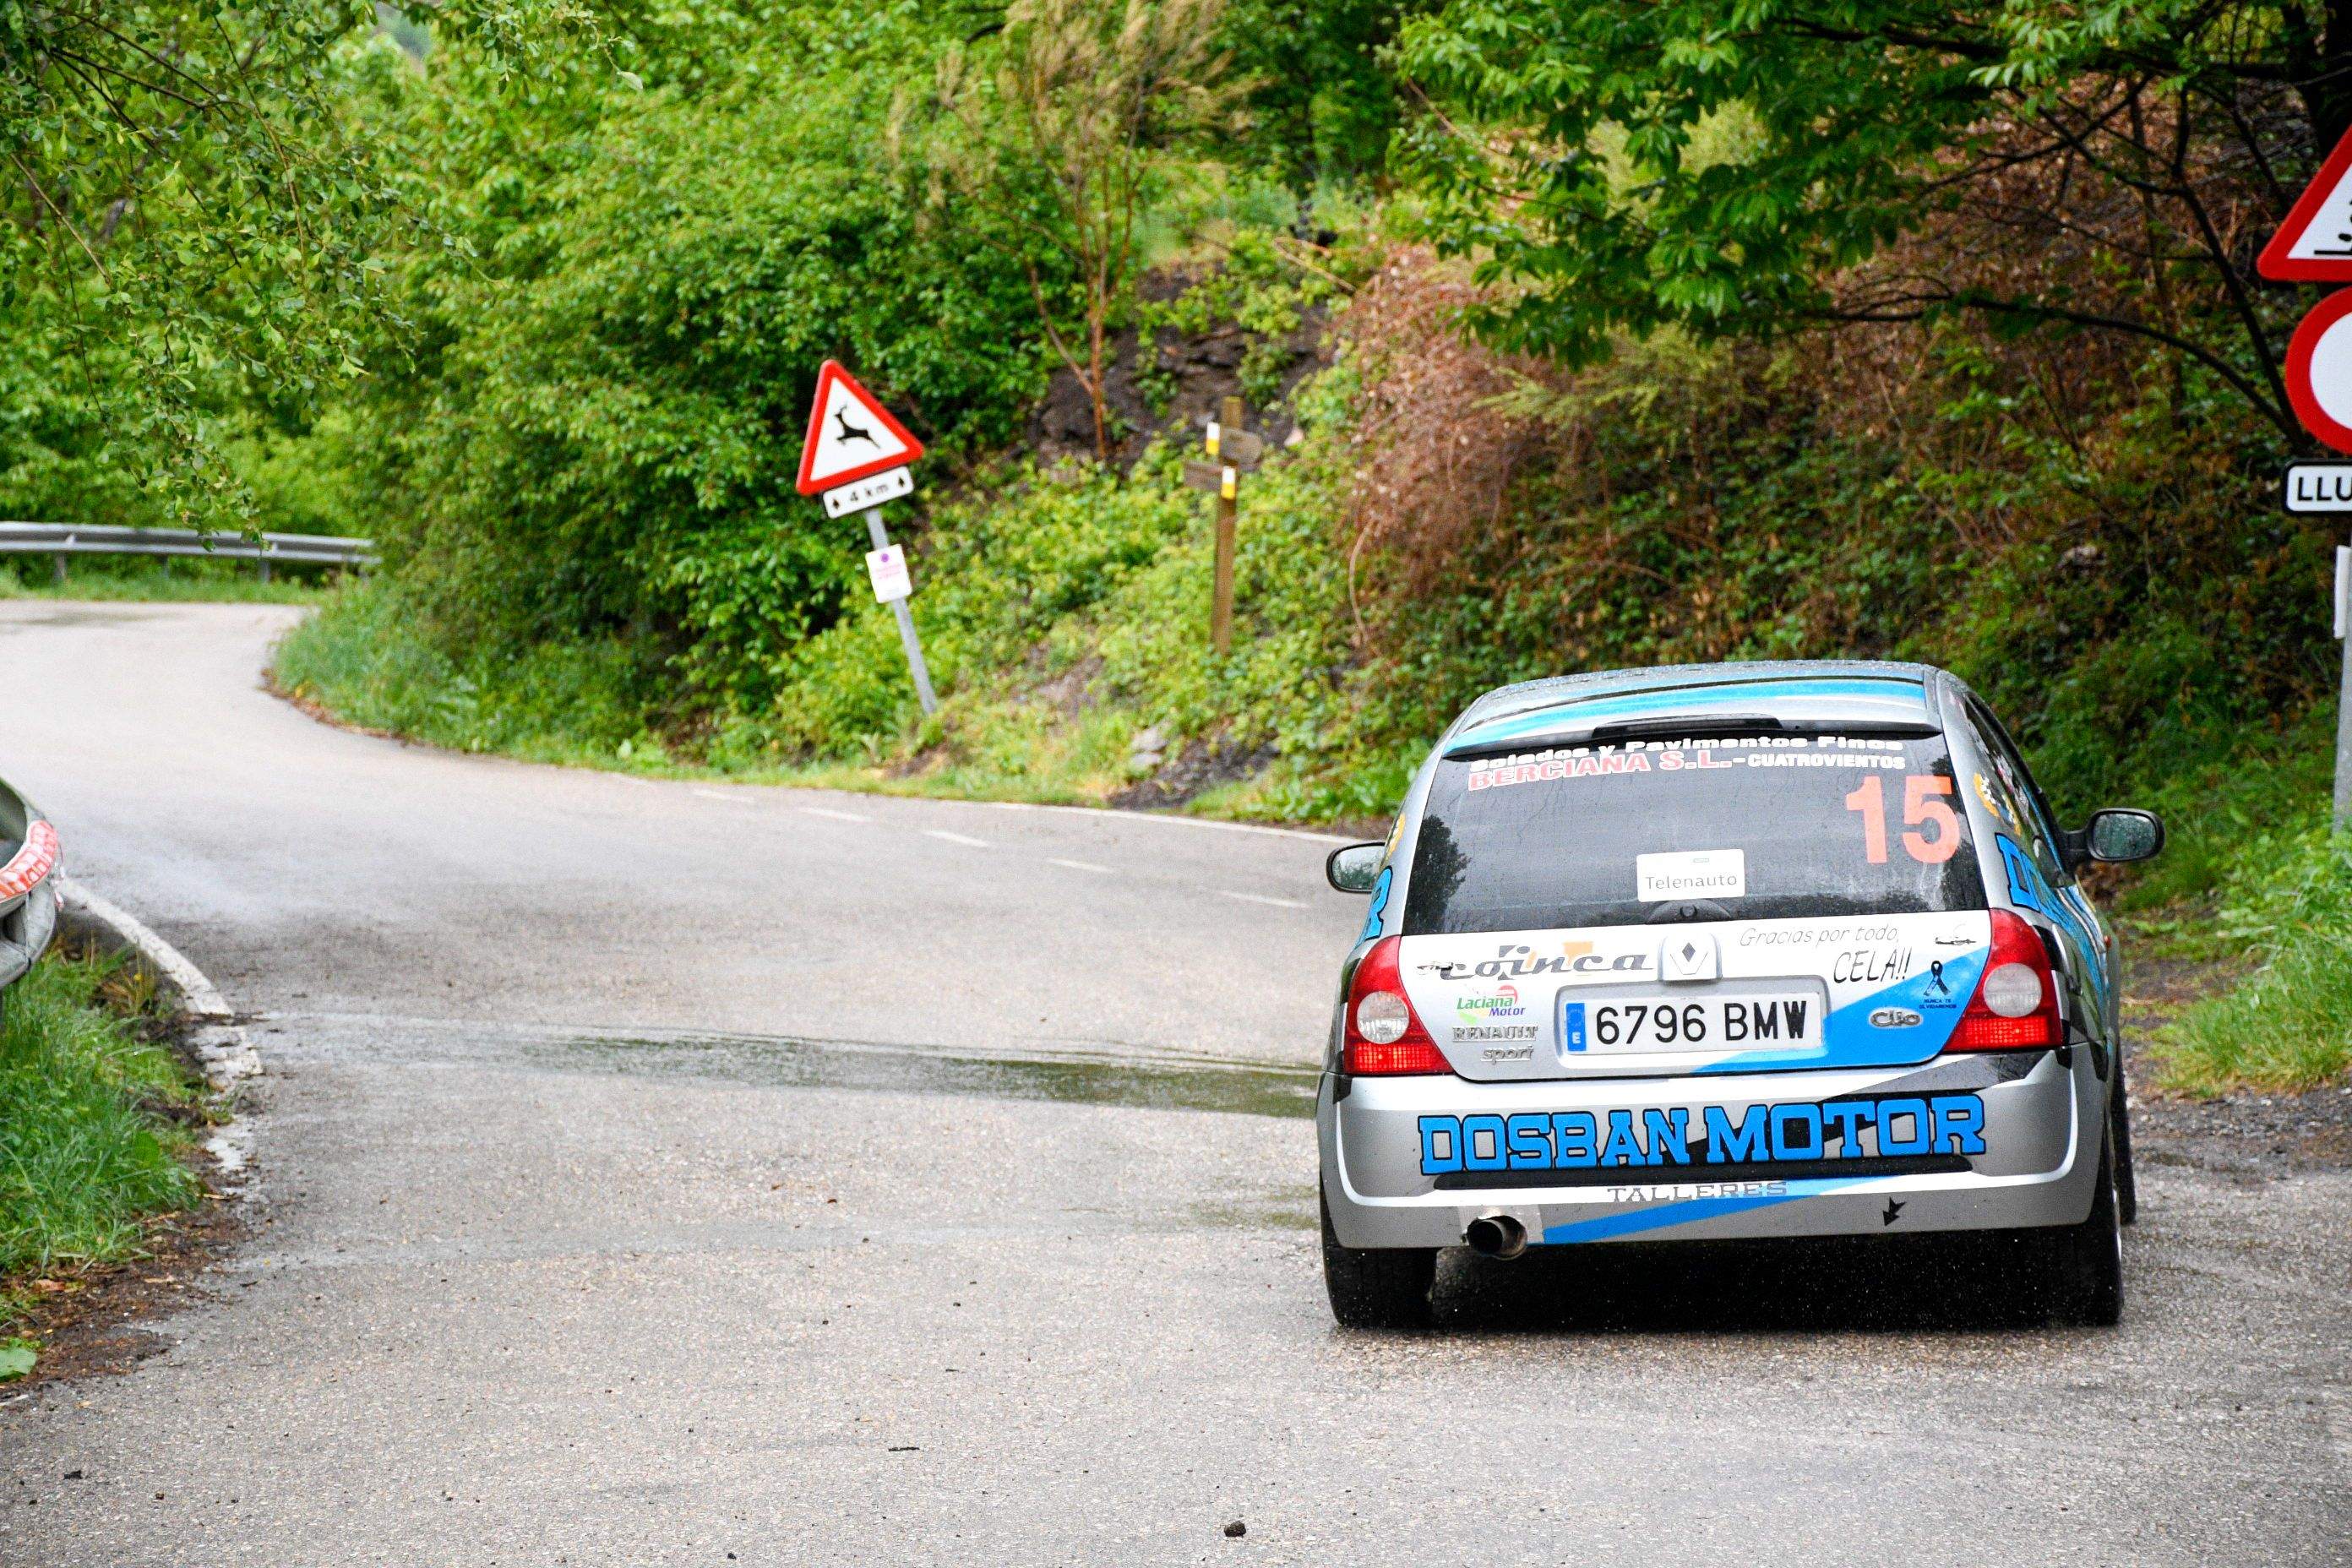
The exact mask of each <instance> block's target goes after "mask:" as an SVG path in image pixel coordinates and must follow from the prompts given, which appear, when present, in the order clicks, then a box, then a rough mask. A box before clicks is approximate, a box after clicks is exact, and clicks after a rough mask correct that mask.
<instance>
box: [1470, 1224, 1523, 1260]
mask: <svg viewBox="0 0 2352 1568" xmlns="http://www.w3.org/2000/svg"><path fill="white" fill-rule="evenodd" d="M1462 1239H1463V1241H1464V1242H1465V1243H1466V1244H1467V1245H1468V1247H1469V1248H1470V1250H1471V1251H1473V1252H1475V1253H1476V1254H1477V1255H1478V1256H1479V1257H1481V1258H1517V1256H1518V1255H1519V1254H1520V1253H1522V1252H1525V1251H1526V1250H1527V1249H1528V1227H1527V1226H1523V1225H1521V1224H1520V1223H1519V1222H1518V1221H1517V1220H1516V1219H1514V1218H1512V1217H1511V1216H1510V1215H1507V1214H1482V1215H1479V1216H1478V1217H1477V1218H1476V1219H1474V1220H1472V1221H1471V1222H1470V1224H1469V1226H1468V1228H1466V1229H1465V1230H1464V1231H1463V1233H1462Z"/></svg>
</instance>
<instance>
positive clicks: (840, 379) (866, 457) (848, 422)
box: [799, 360, 923, 499]
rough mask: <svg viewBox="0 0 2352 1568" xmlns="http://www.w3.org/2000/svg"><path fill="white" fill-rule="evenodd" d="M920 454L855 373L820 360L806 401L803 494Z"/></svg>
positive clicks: (914, 442) (851, 480)
mask: <svg viewBox="0 0 2352 1568" xmlns="http://www.w3.org/2000/svg"><path fill="white" fill-rule="evenodd" d="M922 455H923V444H922V443H921V442H920V441H918V440H916V439H915V437H914V436H913V435H912V434H911V433H910V432H909V431H908V429H907V427H906V426H904V425H901V424H899V423H898V420H896V419H894V418H892V417H891V416H890V411H889V410H888V409H887V408H885V407H883V406H882V405H881V404H880V403H878V402H877V401H876V400H875V396H874V395H873V394H872V393H870V392H868V391H866V389H865V388H864V387H862V386H860V385H858V384H857V378H856V376H854V375H851V374H849V373H848V372H847V371H845V370H844V369H842V368H841V366H840V364H839V363H837V362H835V361H834V360H827V361H825V362H824V368H823V369H821V370H819V371H818V372H817V376H816V398H815V401H814V403H812V404H811V405H810V406H809V424H808V440H807V442H806V444H804V445H803V447H801V477H800V480H799V489H800V492H801V494H803V495H804V496H813V495H822V494H823V493H824V492H825V491H826V490H830V489H839V488H840V487H841V486H843V485H854V484H856V482H857V481H858V480H860V479H870V478H872V477H873V476H874V475H876V474H879V473H882V472H883V471H885V470H886V469H889V468H905V467H906V466H907V465H908V464H909V463H911V462H913V461H914V460H915V459H916V458H919V457H921V456H922ZM896 493H897V494H900V495H904V494H905V493H906V491H905V490H904V489H899V490H897V491H896ZM877 499H878V498H877Z"/></svg>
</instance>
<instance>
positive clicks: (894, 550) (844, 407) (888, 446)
mask: <svg viewBox="0 0 2352 1568" xmlns="http://www.w3.org/2000/svg"><path fill="white" fill-rule="evenodd" d="M922 455H923V444H922V443H921V442H920V441H918V440H916V439H915V437H914V436H913V434H912V433H911V432H909V431H908V428H907V427H906V426H904V425H901V424H899V423H898V420H896V419H894V418H892V417H891V416H890V411H889V410H888V409H887V408H885V407H883V406H882V405H881V404H880V403H879V402H878V401H877V399H876V398H875V396H874V395H873V394H872V393H870V392H868V391H866V389H865V388H864V387H863V386H860V385H859V384H857V378H856V376H853V375H851V374H849V373H848V372H847V371H845V370H844V369H843V368H842V367H841V366H840V365H839V364H838V363H835V361H833V360H827V361H825V362H824V368H823V369H821V370H819V371H818V372H817V377H816V400H815V402H814V404H813V405H811V406H810V408H809V422H808V439H807V440H806V441H805V442H804V443H803V446H802V447H801V474H800V479H799V483H798V489H799V490H800V492H801V494H803V495H804V496H814V495H821V496H823V497H824V514H825V515H826V516H827V517H835V518H838V517H846V516H849V515H850V514H852V513H856V514H857V515H859V516H862V517H864V518H865V519H866V533H867V535H868V536H869V537H871V538H872V539H873V541H874V548H873V549H872V550H870V551H868V552H866V574H867V575H868V576H869V577H871V578H872V579H873V582H874V597H875V599H876V601H877V602H878V603H881V604H885V605H889V606H890V613H891V614H892V615H893V616H896V617H897V618H898V641H899V643H900V644H901V645H902V646H903V647H905V648H906V650H907V669H908V673H909V674H911V675H912V676H913V677H914V680H915V696H916V699H917V700H919V701H920V702H921V703H922V705H923V711H924V712H925V713H926V714H930V713H936V712H938V711H939V709H940V700H939V698H938V697H937V696H935V695H934V694H933V693H932V691H931V672H930V668H929V666H928V665H926V664H925V663H924V662H923V639H922V638H921V637H919V636H917V635H916V632H915V616H914V612H913V611H912V610H911V609H909V608H908V605H907V600H908V595H911V594H913V593H914V591H915V584H914V581H913V579H912V578H911V577H909V576H908V574H907V553H906V552H905V551H903V550H901V549H899V548H898V546H897V545H895V544H893V543H891V542H890V535H889V533H888V531H886V530H885V529H884V528H883V526H882V503H883V502H884V501H886V500H893V499H895V498H897V497H899V496H905V495H912V494H913V493H914V490H915V479H914V475H913V474H911V473H909V472H908V465H909V464H911V463H912V462H914V460H915V459H916V458H919V457H921V456H922Z"/></svg>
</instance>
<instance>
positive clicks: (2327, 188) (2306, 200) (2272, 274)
mask: <svg viewBox="0 0 2352 1568" xmlns="http://www.w3.org/2000/svg"><path fill="white" fill-rule="evenodd" d="M2254 270H2255V271H2257V272H2260V273H2261V274H2262V275H2263V277H2265V278H2269V279H2274V280H2276V281H2278V282H2281V283H2352V132H2346V133H2345V137H2344V140H2342V141H2341V142H2337V143H2336V151H2335V152H2333V153H2329V154H2327V162H2326V163H2322V164H2321V165H2319V173H2317V174H2314V175H2313V176H2312V177H2311V184H2308V185H2305V187H2304V189H2303V195H2300V196H2297V197H2296V198H2295V202H2294V206H2293V207H2291V208H2289V209H2288V211H2287V215H2286V221H2285V222H2284V223H2283V224H2281V225H2279V231H2278V232H2277V233H2276V234H2274V235H2273V236H2271V242H2270V243H2269V244H2268V245H2265V246H2264V247H2263V253H2262V255H2261V256H2259V257H2257V258H2254Z"/></svg>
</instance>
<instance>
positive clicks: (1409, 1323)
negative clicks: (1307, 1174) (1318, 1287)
mask: <svg viewBox="0 0 2352 1568" xmlns="http://www.w3.org/2000/svg"><path fill="white" fill-rule="evenodd" d="M1317 1203H1318V1207H1320V1208H1321V1210H1322V1213H1323V1286H1324V1289H1327V1290H1328V1291H1329V1292H1330V1294H1331V1316H1332V1317H1333V1318H1335V1319H1337V1320H1338V1321H1339V1326H1340V1327H1341V1328H1343V1329H1425V1328H1427V1327H1428V1326H1429V1317H1430V1309H1429V1288H1430V1286H1431V1284H1432V1283H1433V1282H1434V1281H1435V1279H1437V1251H1436V1249H1435V1248H1434V1247H1342V1246H1340V1245H1339V1237H1338V1235H1337V1234H1335V1233H1334V1232H1333V1231H1332V1229H1331V1205H1330V1203H1329V1201H1328V1199H1324V1198H1321V1197H1319V1196H1318V1200H1317Z"/></svg>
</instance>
